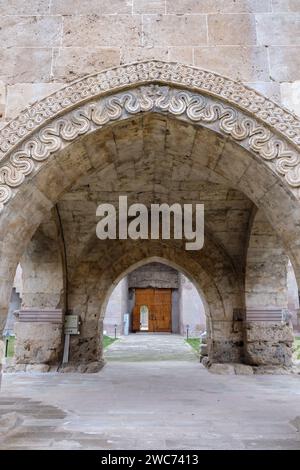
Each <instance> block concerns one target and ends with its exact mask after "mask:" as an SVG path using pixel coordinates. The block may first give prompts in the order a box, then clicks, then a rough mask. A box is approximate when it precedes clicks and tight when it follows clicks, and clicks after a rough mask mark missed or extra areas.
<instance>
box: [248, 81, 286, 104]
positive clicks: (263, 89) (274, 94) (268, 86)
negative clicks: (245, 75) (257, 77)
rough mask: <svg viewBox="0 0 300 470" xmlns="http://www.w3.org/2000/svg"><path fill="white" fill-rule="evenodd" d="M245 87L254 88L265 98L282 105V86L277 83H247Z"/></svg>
mask: <svg viewBox="0 0 300 470" xmlns="http://www.w3.org/2000/svg"><path fill="white" fill-rule="evenodd" d="M245 85H247V86H249V87H250V88H253V89H254V90H256V91H258V92H259V93H261V94H262V95H264V96H267V97H268V98H270V99H271V100H273V101H276V102H277V103H279V104H280V102H281V97H280V86H279V84H278V83H275V82H248V83H247V82H246V83H245Z"/></svg>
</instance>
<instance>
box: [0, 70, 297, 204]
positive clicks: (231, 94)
mask: <svg viewBox="0 0 300 470" xmlns="http://www.w3.org/2000/svg"><path fill="white" fill-rule="evenodd" d="M163 84H166V85H165V86H164V85H163ZM170 84H171V85H172V86H169V85H170ZM180 87H181V88H180ZM124 88H127V89H128V90H126V91H120V90H124ZM129 88H131V89H129ZM187 88H188V89H189V90H187ZM216 97H217V99H216ZM229 104H230V105H234V107H232V106H230V105H229ZM150 111H151V112H159V113H170V114H171V115H174V116H184V117H185V118H186V119H187V120H189V121H190V122H192V123H198V124H201V125H209V124H213V123H217V125H218V127H219V130H220V132H222V133H224V134H225V135H230V136H231V137H232V138H233V139H234V140H235V141H240V142H241V141H244V140H246V141H247V144H248V146H249V147H250V149H251V150H253V151H254V152H256V153H257V154H258V155H259V156H260V157H261V158H262V159H263V160H265V161H268V162H270V163H271V165H272V166H274V170H275V171H276V172H277V173H278V174H279V175H280V176H281V177H284V178H285V179H286V181H287V183H288V185H290V186H291V187H298V186H300V156H299V153H298V150H299V149H298V146H299V145H300V120H299V119H298V118H296V117H295V116H294V115H292V114H291V113H289V112H288V111H286V110H284V109H282V108H280V107H279V106H278V105H276V104H275V103H273V102H272V101H270V100H268V99H266V98H264V97H263V96H261V95H260V94H259V93H257V92H255V91H254V90H250V89H248V88H247V87H245V86H244V85H242V84H239V83H236V82H233V81H231V80H229V79H226V78H224V77H221V76H219V75H217V74H214V73H211V72H207V71H203V70H199V69H195V68H192V67H188V66H183V65H178V64H174V63H164V62H155V61H151V62H143V63H138V64H133V65H129V66H123V67H118V68H115V69H111V70H107V71H104V72H101V73H99V74H96V75H92V76H89V77H86V78H85V79H83V80H79V81H77V82H74V83H73V84H72V85H70V86H67V87H65V88H63V89H62V90H60V91H58V92H56V93H54V94H53V95H51V96H49V97H48V98H45V99H44V100H42V101H40V102H39V103H36V104H35V105H33V106H32V107H31V108H29V109H28V110H26V111H23V112H22V113H21V114H20V115H19V116H18V118H17V119H15V120H13V121H11V122H10V123H9V124H8V125H7V126H6V127H4V128H3V129H2V130H1V131H0V159H1V163H0V210H1V209H2V208H3V205H4V204H5V203H7V202H8V201H9V199H10V198H11V194H12V189H13V188H16V187H18V186H20V185H21V184H22V183H23V181H24V179H25V177H26V176H28V175H30V174H32V173H33V172H34V170H35V169H36V168H37V167H38V166H39V165H40V164H41V163H42V162H43V161H45V160H47V159H48V157H49V156H50V155H51V154H52V153H54V152H56V151H57V150H59V149H60V148H62V146H63V145H64V144H66V143H67V142H71V141H73V140H74V139H76V138H77V137H79V136H80V135H83V134H86V133H88V132H90V131H91V130H93V129H94V128H97V127H102V126H104V125H105V124H107V123H109V122H110V121H116V120H118V119H122V118H125V117H126V116H128V115H135V114H138V113H140V112H150ZM242 111H244V113H242Z"/></svg>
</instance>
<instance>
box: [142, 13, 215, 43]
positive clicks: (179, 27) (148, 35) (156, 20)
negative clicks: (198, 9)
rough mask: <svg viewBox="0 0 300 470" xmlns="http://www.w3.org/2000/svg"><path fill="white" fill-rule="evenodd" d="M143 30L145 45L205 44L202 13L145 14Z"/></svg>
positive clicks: (204, 25) (205, 27)
mask: <svg viewBox="0 0 300 470" xmlns="http://www.w3.org/2000/svg"><path fill="white" fill-rule="evenodd" d="M143 31H144V45H146V46H180V47H181V46H200V45H203V44H207V26H206V18H205V16H204V15H193V16H192V15H189V16H176V15H145V16H144V17H143Z"/></svg>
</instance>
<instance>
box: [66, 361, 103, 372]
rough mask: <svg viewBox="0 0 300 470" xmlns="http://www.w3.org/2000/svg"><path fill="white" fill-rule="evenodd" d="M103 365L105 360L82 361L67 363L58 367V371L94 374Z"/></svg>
mask: <svg viewBox="0 0 300 470" xmlns="http://www.w3.org/2000/svg"><path fill="white" fill-rule="evenodd" d="M104 365H105V361H102V360H101V361H93V362H84V363H79V364H73V363H68V364H65V365H62V366H61V367H59V369H58V372H61V373H63V374H65V373H72V372H73V373H81V374H96V373H97V372H99V371H100V370H101V369H102V368H103V367H104Z"/></svg>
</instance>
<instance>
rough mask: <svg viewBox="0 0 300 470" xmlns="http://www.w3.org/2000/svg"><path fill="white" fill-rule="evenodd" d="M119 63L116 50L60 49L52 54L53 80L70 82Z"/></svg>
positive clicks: (95, 48) (93, 48) (118, 54)
mask: <svg viewBox="0 0 300 470" xmlns="http://www.w3.org/2000/svg"><path fill="white" fill-rule="evenodd" d="M126 62H129V61H126ZM119 63H120V51H119V49H117V48H112V47H109V48H104V47H103V48H102V47H62V48H59V49H56V50H55V52H54V58H53V68H52V73H53V77H54V79H55V80H64V81H72V80H75V79H77V78H81V77H84V76H85V75H88V74H91V73H96V72H98V71H100V70H102V69H105V68H109V67H113V66H116V65H119Z"/></svg>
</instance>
